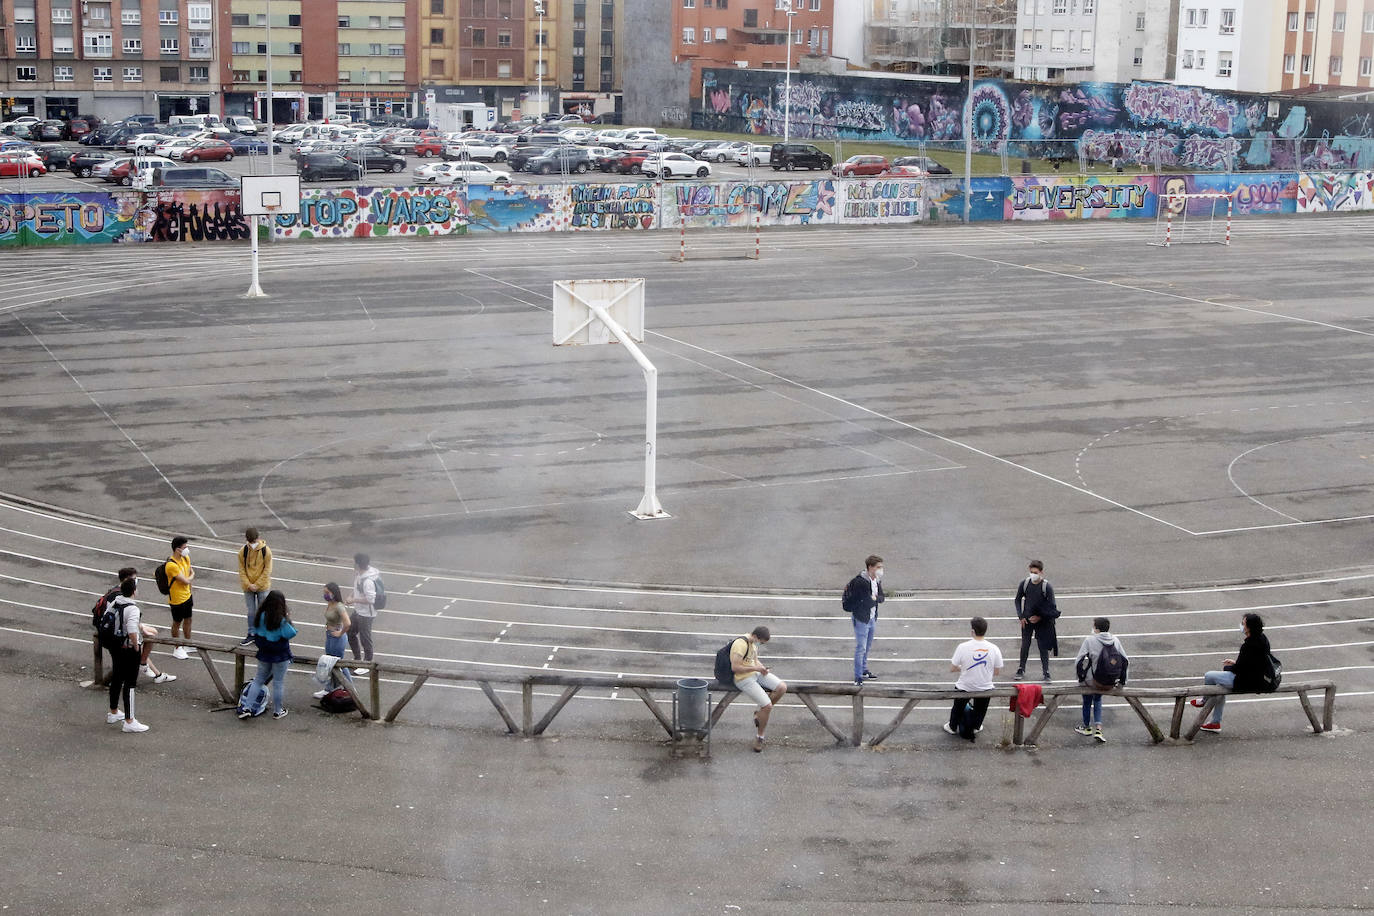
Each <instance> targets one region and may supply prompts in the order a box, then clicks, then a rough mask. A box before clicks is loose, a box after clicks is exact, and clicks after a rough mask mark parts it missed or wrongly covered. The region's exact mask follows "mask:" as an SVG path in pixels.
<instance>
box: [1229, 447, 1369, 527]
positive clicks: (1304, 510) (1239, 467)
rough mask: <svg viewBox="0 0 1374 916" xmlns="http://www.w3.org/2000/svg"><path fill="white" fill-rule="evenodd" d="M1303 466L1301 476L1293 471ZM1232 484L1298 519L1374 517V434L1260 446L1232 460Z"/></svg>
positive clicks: (1282, 512)
mask: <svg viewBox="0 0 1374 916" xmlns="http://www.w3.org/2000/svg"><path fill="white" fill-rule="evenodd" d="M1299 467H1300V468H1303V469H1304V470H1303V474H1302V476H1300V477H1299V476H1295V475H1294V472H1293V469H1294V468H1299ZM1231 480H1232V482H1233V483H1234V484H1235V487H1236V489H1237V490H1239V491H1240V492H1241V493H1243V494H1245V495H1246V496H1248V497H1249V498H1250V499H1252V500H1254V501H1255V502H1257V503H1259V504H1260V505H1262V506H1264V507H1266V508H1268V509H1269V510H1271V511H1273V512H1275V513H1277V514H1279V515H1282V516H1284V517H1286V518H1289V519H1292V520H1294V521H1321V520H1324V519H1335V518H1350V517H1354V516H1364V515H1371V514H1374V430H1370V429H1352V430H1343V431H1337V432H1331V433H1322V434H1319V435H1315V436H1305V437H1303V438H1300V439H1288V440H1283V441H1278V442H1273V443H1269V444H1266V445H1261V446H1257V447H1255V448H1253V449H1251V450H1249V451H1247V452H1243V453H1242V454H1241V455H1239V456H1238V457H1237V458H1236V460H1235V461H1233V462H1232V465H1231Z"/></svg>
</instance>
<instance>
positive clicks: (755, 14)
mask: <svg viewBox="0 0 1374 916" xmlns="http://www.w3.org/2000/svg"><path fill="white" fill-rule="evenodd" d="M670 2H671V3H672V11H673V17H672V20H673V29H672V41H673V62H674V63H680V62H686V63H689V64H690V65H691V89H690V93H691V94H692V95H697V94H699V93H700V91H701V88H700V87H701V71H702V70H703V69H715V68H720V67H739V68H751V69H765V70H767V69H776V70H781V69H784V68H786V66H787V62H788V58H789V57H790V58H791V63H792V67H793V68H794V69H796V68H798V67H799V65H800V61H801V59H802V58H803V57H806V56H817V57H829V56H830V55H831V48H832V34H833V32H834V15H835V0H670ZM789 39H790V44H789Z"/></svg>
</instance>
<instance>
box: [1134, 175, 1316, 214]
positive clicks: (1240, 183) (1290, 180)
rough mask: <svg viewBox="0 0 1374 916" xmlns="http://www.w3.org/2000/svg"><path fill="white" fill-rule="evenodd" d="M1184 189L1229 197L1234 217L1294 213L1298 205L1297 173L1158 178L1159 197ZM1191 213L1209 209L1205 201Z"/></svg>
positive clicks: (1200, 202)
mask: <svg viewBox="0 0 1374 916" xmlns="http://www.w3.org/2000/svg"><path fill="white" fill-rule="evenodd" d="M1179 188H1183V189H1184V192H1185V193H1188V194H1228V195H1230V197H1231V201H1232V207H1233V210H1234V212H1235V215H1237V216H1248V215H1249V214H1252V213H1294V212H1296V211H1297V204H1298V174H1297V173H1296V172H1257V173H1251V172H1246V173H1243V174H1236V175H1208V174H1203V175H1167V176H1161V177H1160V179H1159V193H1160V194H1161V195H1168V194H1177V193H1179ZM1189 207H1190V211H1189V212H1193V211H1197V212H1203V211H1205V210H1207V209H1209V208H1210V204H1208V202H1207V201H1205V200H1203V201H1194V202H1190V204H1189Z"/></svg>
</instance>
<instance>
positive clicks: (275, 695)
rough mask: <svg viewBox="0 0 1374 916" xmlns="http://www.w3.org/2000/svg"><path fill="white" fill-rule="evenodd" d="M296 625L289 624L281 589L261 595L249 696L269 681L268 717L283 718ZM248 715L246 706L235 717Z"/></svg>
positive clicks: (254, 627) (254, 638)
mask: <svg viewBox="0 0 1374 916" xmlns="http://www.w3.org/2000/svg"><path fill="white" fill-rule="evenodd" d="M295 635H296V628H295V627H294V626H292V625H291V612H290V610H289V609H288V608H287V606H286V596H285V595H283V594H282V593H281V592H279V591H276V590H275V589H274V590H273V591H270V592H268V593H267V596H266V597H265V598H263V601H262V607H260V608H258V615H257V617H255V618H254V619H253V641H254V642H255V643H257V646H258V671H257V674H254V675H253V690H252V691H251V692H250V694H249V695H250V696H252V695H257V694H258V691H259V690H262V689H263V687H265V686H266V685H267V682H268V681H269V680H270V681H271V682H272V718H274V719H285V718H286V672H287V669H288V668H290V667H291V658H292V655H291V638H292V637H294V636H295ZM251 715H252V714H251V713H250V712H248V710H246V709H240V710H239V718H240V719H247V718H250V716H251Z"/></svg>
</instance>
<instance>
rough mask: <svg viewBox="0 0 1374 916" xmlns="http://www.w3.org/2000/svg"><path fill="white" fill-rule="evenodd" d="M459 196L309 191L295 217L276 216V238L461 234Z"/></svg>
mask: <svg viewBox="0 0 1374 916" xmlns="http://www.w3.org/2000/svg"><path fill="white" fill-rule="evenodd" d="M465 227H466V215H465V208H464V206H463V200H462V194H461V193H460V192H458V191H455V190H453V189H451V188H366V187H360V188H339V189H337V190H336V189H325V188H311V189H308V190H306V191H304V192H302V194H301V205H300V210H299V211H298V212H297V213H290V214H285V213H284V214H279V215H278V216H277V218H276V222H275V225H274V226H273V231H274V232H275V234H276V236H277V237H278V238H288V239H290V238H301V239H310V238H342V237H349V238H366V237H368V236H393V235H397V236H426V235H451V234H453V233H461V232H463V231H464V229H465Z"/></svg>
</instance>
